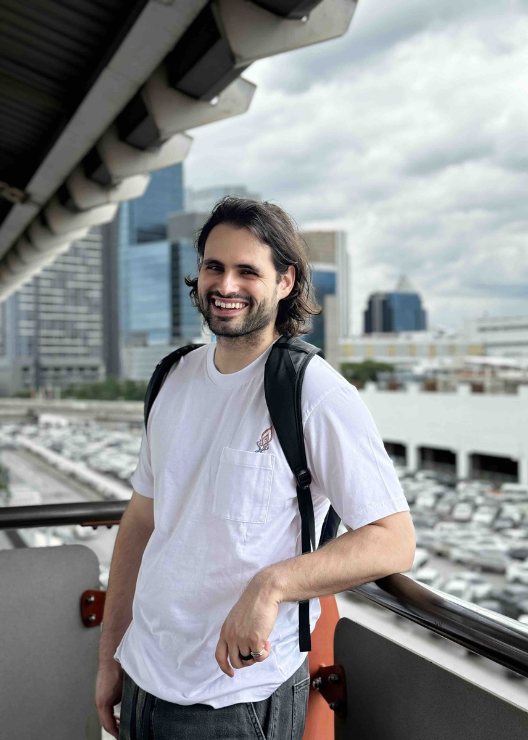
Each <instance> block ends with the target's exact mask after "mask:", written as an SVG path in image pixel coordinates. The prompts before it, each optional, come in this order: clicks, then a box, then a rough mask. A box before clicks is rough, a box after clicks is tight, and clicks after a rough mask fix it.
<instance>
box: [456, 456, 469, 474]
mask: <svg viewBox="0 0 528 740" xmlns="http://www.w3.org/2000/svg"><path fill="white" fill-rule="evenodd" d="M470 472H471V471H470V464H469V453H468V452H467V451H466V450H457V451H456V474H457V478H458V479H459V480H468V479H469V475H470Z"/></svg>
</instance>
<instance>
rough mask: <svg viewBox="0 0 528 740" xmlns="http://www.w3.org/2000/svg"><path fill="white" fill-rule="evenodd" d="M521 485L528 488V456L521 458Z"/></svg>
mask: <svg viewBox="0 0 528 740" xmlns="http://www.w3.org/2000/svg"><path fill="white" fill-rule="evenodd" d="M518 469H519V483H522V484H523V486H528V455H524V456H523V457H520V458H519V468H518Z"/></svg>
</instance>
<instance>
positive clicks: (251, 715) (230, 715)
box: [119, 656, 310, 740]
mask: <svg viewBox="0 0 528 740" xmlns="http://www.w3.org/2000/svg"><path fill="white" fill-rule="evenodd" d="M242 670H243V669H242ZM249 670H251V669H249ZM309 689H310V674H309V672H308V656H306V660H305V661H304V663H303V664H302V665H301V667H300V668H299V669H298V670H297V671H296V672H295V673H294V674H293V676H291V677H290V678H289V679H288V680H287V681H285V682H284V683H283V684H281V686H279V688H278V689H277V690H276V691H274V692H273V694H272V695H271V696H270V697H268V698H267V699H263V700H262V701H254V702H242V703H240V704H231V705H230V706H227V707H221V708H220V709H214V708H213V707H211V706H209V704H190V705H189V706H184V705H181V704H173V703H171V702H169V701H164V700H163V699H158V698H157V697H155V696H152V694H149V693H148V692H146V691H143V689H140V688H139V686H138V685H137V684H136V683H135V682H134V681H133V680H132V679H131V678H130V676H128V675H127V674H126V673H124V682H123V695H122V699H121V724H120V728H119V740H301V738H302V736H303V733H304V724H305V722H306V710H307V709H308V693H309Z"/></svg>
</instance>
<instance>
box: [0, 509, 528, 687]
mask: <svg viewBox="0 0 528 740" xmlns="http://www.w3.org/2000/svg"><path fill="white" fill-rule="evenodd" d="M127 504H128V502H126V501H101V502H92V501H87V502H83V503H75V504H73V503H72V504H49V505H39V506H13V507H3V508H0V529H21V528H26V527H50V526H57V525H64V524H81V525H83V526H104V525H106V526H112V525H114V524H119V522H120V520H121V517H122V515H123V513H124V511H125V509H126V507H127ZM353 593H355V594H358V595H360V596H362V597H364V598H366V599H369V600H370V601H372V602H374V603H376V604H378V605H379V606H382V607H384V608H386V609H389V610H390V611H392V612H394V613H396V614H398V615H399V616H401V617H405V618H406V619H409V620H410V621H412V622H415V623H416V624H419V625H421V626H422V627H425V628H427V629H428V630H431V631H432V632H435V633H436V634H438V635H441V636H442V637H445V638H446V639H448V640H451V641H452V642H456V643H458V644H459V645H462V646H463V647H465V648H467V649H468V650H470V651H471V652H473V653H475V654H477V655H482V656H484V657H485V658H489V659H491V660H492V661H494V662H495V663H499V664H500V665H502V666H504V667H506V668H509V669H510V670H512V671H515V672H516V673H519V674H521V675H522V676H526V677H528V626H527V625H524V624H522V623H520V622H516V621H515V620H514V619H510V618H509V617H504V616H503V615H501V614H497V613H495V612H492V611H489V610H488V609H483V608H482V607H479V606H477V605H476V604H471V603H470V602H466V601H462V600H461V599H457V598H456V597H454V596H450V595H449V594H447V593H444V592H442V591H437V590H436V589H432V588H429V587H426V586H423V585H422V584H420V583H417V582H416V581H413V580H412V579H411V578H408V577H407V576H404V575H400V574H397V575H392V576H388V577H387V578H381V579H380V580H378V581H375V582H374V583H366V584H365V585H363V586H359V587H358V588H355V589H353Z"/></svg>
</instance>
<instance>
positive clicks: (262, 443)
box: [255, 426, 273, 452]
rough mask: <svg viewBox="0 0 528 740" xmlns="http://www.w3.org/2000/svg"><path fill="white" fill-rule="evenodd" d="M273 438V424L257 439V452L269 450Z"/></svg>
mask: <svg viewBox="0 0 528 740" xmlns="http://www.w3.org/2000/svg"><path fill="white" fill-rule="evenodd" d="M272 439H273V426H271V427H269V428H268V429H265V430H264V431H263V432H262V435H261V437H260V439H259V440H257V447H258V450H255V452H264V450H269V446H270V442H271V440H272Z"/></svg>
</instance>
